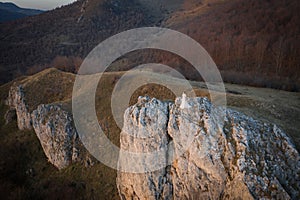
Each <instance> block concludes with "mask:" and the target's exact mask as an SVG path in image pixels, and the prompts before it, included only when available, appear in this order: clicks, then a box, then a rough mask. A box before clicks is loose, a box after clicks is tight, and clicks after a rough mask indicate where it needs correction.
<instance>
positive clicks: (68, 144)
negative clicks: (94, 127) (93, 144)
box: [6, 85, 92, 169]
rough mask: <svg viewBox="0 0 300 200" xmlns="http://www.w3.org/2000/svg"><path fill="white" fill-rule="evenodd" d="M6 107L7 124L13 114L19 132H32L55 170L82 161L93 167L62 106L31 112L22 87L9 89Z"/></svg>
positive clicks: (51, 105)
mask: <svg viewBox="0 0 300 200" xmlns="http://www.w3.org/2000/svg"><path fill="white" fill-rule="evenodd" d="M7 104H8V105H9V106H10V107H11V109H10V110H9V112H7V115H6V118H7V119H6V120H7V121H9V120H10V119H9V118H11V117H12V115H13V114H12V112H13V110H15V112H16V115H17V124H18V127H19V129H20V130H24V129H32V128H33V129H34V131H35V133H36V135H37V137H38V139H39V140H40V143H41V146H42V148H43V150H44V153H45V155H46V156H47V158H48V160H49V162H50V163H52V164H53V165H54V166H56V167H57V168H58V169H62V168H64V167H66V166H68V165H70V164H71V163H72V162H77V161H82V162H83V161H84V160H85V159H88V160H89V163H92V161H91V160H90V159H91V158H90V157H89V156H88V155H87V154H86V152H85V150H84V148H82V144H81V143H80V140H79V138H78V134H77V132H76V129H75V128H74V125H73V119H72V116H71V114H70V113H69V112H68V111H66V110H64V109H63V108H62V106H60V105H58V104H47V105H44V104H41V105H39V106H38V107H37V108H36V109H35V110H33V111H32V112H30V111H29V109H28V105H27V103H26V93H25V90H24V88H23V86H22V85H18V86H16V85H14V86H12V87H11V89H10V91H9V96H8V98H7Z"/></svg>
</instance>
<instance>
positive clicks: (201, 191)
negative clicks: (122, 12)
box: [117, 97, 300, 199]
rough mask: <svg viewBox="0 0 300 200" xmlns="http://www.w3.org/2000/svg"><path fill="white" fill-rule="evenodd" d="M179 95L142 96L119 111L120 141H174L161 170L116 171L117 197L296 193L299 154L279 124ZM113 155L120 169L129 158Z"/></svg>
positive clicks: (134, 147)
mask: <svg viewBox="0 0 300 200" xmlns="http://www.w3.org/2000/svg"><path fill="white" fill-rule="evenodd" d="M181 101H182V98H177V99H176V101H175V103H174V104H171V103H168V104H167V103H164V102H161V101H159V100H157V99H149V98H140V99H139V102H138V103H137V104H136V105H134V106H132V107H130V108H128V109H127V111H126V112H125V116H124V128H123V131H122V133H121V138H120V144H121V148H122V149H124V150H128V151H133V152H148V151H156V150H158V149H160V148H162V146H164V145H167V144H170V143H171V142H172V143H173V147H172V148H173V149H167V150H166V156H165V157H162V158H160V159H162V161H163V159H164V158H165V159H172V160H171V162H170V165H168V166H165V167H163V168H161V169H159V170H156V171H154V172H149V171H147V170H145V171H147V172H146V173H128V172H122V171H120V172H118V177H117V185H118V189H119V193H120V197H121V198H122V199H235V198H241V199H274V198H275V199H297V197H298V196H299V189H300V185H299V184H300V182H299V180H300V179H299V174H300V159H299V158H300V157H299V153H298V152H297V150H296V149H295V147H294V145H293V144H292V142H291V141H290V139H289V138H288V137H287V135H286V134H285V133H284V132H283V131H282V130H281V129H280V128H278V127H277V126H276V125H274V124H270V123H263V122H260V121H257V120H255V119H253V118H251V117H248V116H245V115H244V114H242V113H239V112H236V111H233V110H229V109H225V108H221V107H216V106H214V105H212V104H211V103H210V101H209V100H208V99H206V98H187V97H186V98H185V100H184V101H185V102H184V105H185V106H181V105H182V102H181ZM141 136H142V137H144V138H143V139H140V138H137V137H141ZM147 136H148V137H147ZM134 137H135V138H134ZM145 137H146V139H145ZM147 144H148V145H147ZM173 156H174V157H173ZM119 160H120V161H122V162H120V165H121V166H120V168H121V169H122V163H123V164H128V163H126V162H124V160H128V161H129V160H130V158H126V159H124V158H123V157H122V154H120V158H119ZM153 162H155V161H154V160H153ZM151 163H152V162H150V163H147V162H144V166H142V168H143V169H148V168H149V166H150V165H151ZM166 163H167V162H166ZM131 164H132V165H135V163H134V162H133V163H131Z"/></svg>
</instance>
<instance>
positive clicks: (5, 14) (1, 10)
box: [0, 2, 44, 22]
mask: <svg viewBox="0 0 300 200" xmlns="http://www.w3.org/2000/svg"><path fill="white" fill-rule="evenodd" d="M43 12H44V11H43V10H37V9H30V8H20V7H19V6H17V5H15V4H14V3H10V2H5V3H3V2H0V22H6V21H12V20H16V19H20V18H24V17H27V16H32V15H38V14H41V13H43Z"/></svg>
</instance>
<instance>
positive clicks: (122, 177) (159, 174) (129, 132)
mask: <svg viewBox="0 0 300 200" xmlns="http://www.w3.org/2000/svg"><path fill="white" fill-rule="evenodd" d="M168 107H169V105H168V103H164V102H161V101H158V100H156V99H151V100H150V99H149V98H141V99H139V102H138V103H137V104H136V105H135V106H133V107H130V108H129V109H128V110H127V111H126V113H125V118H124V120H125V122H124V124H125V126H124V128H123V131H122V132H121V135H120V137H121V139H120V142H121V144H120V145H121V147H122V149H123V150H126V151H131V152H136V153H146V152H153V151H160V150H162V151H164V154H163V156H162V157H161V158H157V159H160V160H152V163H155V162H160V163H166V162H167V159H168V158H167V148H166V147H167V145H168V143H169V141H170V138H169V136H168V135H167V134H166V132H167V127H168V117H169V108H168ZM134 162H135V161H134V160H131V158H130V157H128V156H123V157H122V162H121V160H120V161H119V165H120V166H121V167H124V166H122V163H124V164H128V163H132V165H133V167H134V165H136V164H137V163H134ZM141 162H147V161H146V160H142V161H141ZM124 164H123V165H124ZM144 167H145V168H143V170H145V171H147V165H144ZM137 170H138V169H137ZM169 171H170V168H162V169H159V170H157V171H155V172H148V173H136V174H131V173H121V174H119V176H118V177H117V182H118V185H117V186H118V188H119V191H120V195H121V198H122V199H128V198H130V199H171V197H172V184H171V176H170V174H169Z"/></svg>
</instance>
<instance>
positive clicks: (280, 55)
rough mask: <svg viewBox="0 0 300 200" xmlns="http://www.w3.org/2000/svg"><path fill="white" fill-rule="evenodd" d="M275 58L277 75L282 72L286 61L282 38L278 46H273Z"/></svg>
mask: <svg viewBox="0 0 300 200" xmlns="http://www.w3.org/2000/svg"><path fill="white" fill-rule="evenodd" d="M272 53H273V57H274V59H275V72H276V74H277V75H279V73H280V72H281V68H282V64H283V59H284V38H283V37H280V38H279V40H278V42H277V44H275V45H273V49H272Z"/></svg>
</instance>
